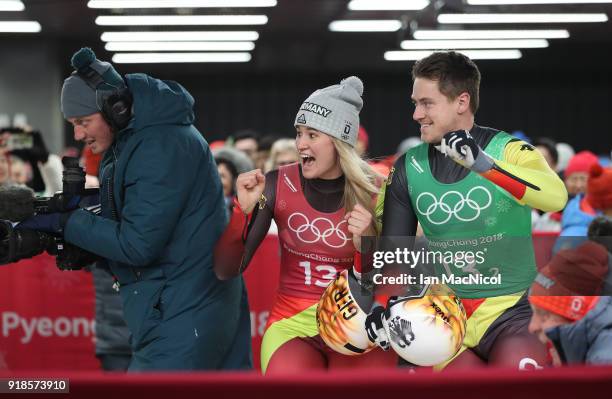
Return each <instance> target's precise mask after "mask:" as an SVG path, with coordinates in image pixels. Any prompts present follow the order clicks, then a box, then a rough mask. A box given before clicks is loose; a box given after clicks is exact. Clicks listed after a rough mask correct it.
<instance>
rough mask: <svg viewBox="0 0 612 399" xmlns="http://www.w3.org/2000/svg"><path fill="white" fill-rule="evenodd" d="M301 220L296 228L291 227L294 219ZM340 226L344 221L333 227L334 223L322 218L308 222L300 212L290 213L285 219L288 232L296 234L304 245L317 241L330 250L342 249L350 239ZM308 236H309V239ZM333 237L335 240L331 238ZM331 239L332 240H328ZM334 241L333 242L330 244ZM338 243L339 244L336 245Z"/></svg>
mask: <svg viewBox="0 0 612 399" xmlns="http://www.w3.org/2000/svg"><path fill="white" fill-rule="evenodd" d="M298 217H299V218H301V222H302V223H300V222H299V221H298V222H297V223H298V227H294V226H293V223H292V222H293V221H294V220H295V218H298ZM342 224H346V220H343V221H341V222H340V223H338V225H336V226H334V223H333V222H332V221H331V220H329V219H327V218H324V217H318V218H316V219H314V220H313V221H312V223H311V222H310V221H309V220H308V217H307V216H306V215H304V214H303V213H300V212H295V213H292V214H291V216H289V219H287V226H288V227H289V230H291V231H293V232H294V233H296V236H297V237H298V238H299V239H300V240H301V241H302V242H303V243H306V244H313V243H315V242H318V241H319V240H321V241H323V242H324V243H325V244H326V245H327V246H329V247H331V248H342V247H343V246H344V245H346V243H347V242H348V241H350V240H351V238H348V237H347V236H346V233H345V232H344V231H342V230H341V229H340V226H342ZM308 236H311V237H310V238H309V237H308ZM332 236H334V237H335V239H333V238H332ZM330 238H332V239H330ZM330 241H334V242H330ZM336 241H339V242H340V243H339V244H338V243H336Z"/></svg>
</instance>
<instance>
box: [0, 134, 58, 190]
mask: <svg viewBox="0 0 612 399" xmlns="http://www.w3.org/2000/svg"><path fill="white" fill-rule="evenodd" d="M9 135H19V136H21V137H27V136H30V140H27V144H26V143H25V142H24V143H22V144H23V145H20V146H19V147H16V148H8V147H4V148H3V149H4V151H7V152H9V153H10V154H11V155H13V156H16V157H18V158H19V159H14V158H13V159H14V163H15V171H14V172H15V173H16V174H17V175H16V176H15V177H17V179H18V180H20V182H19V183H20V184H26V185H27V186H28V187H30V188H32V190H34V191H35V192H36V193H37V194H38V195H42V196H45V197H49V196H51V195H53V194H55V193H56V192H58V191H61V190H62V171H63V166H62V161H61V159H60V157H59V156H57V155H55V154H52V153H50V152H49V150H48V149H47V146H46V145H45V142H44V140H43V138H42V134H41V133H40V132H39V131H37V130H32V129H31V128H30V127H29V126H27V127H26V128H15V127H11V128H2V129H0V137H2V139H0V141H1V142H6V138H7V137H8V136H9ZM20 160H23V162H25V163H26V165H22V164H20V163H19V161H20ZM12 168H13V167H12V165H11V169H12Z"/></svg>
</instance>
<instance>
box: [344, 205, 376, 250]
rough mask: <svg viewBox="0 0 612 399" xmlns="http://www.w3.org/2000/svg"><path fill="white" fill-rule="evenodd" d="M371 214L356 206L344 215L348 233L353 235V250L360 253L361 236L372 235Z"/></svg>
mask: <svg viewBox="0 0 612 399" xmlns="http://www.w3.org/2000/svg"><path fill="white" fill-rule="evenodd" d="M373 219H374V218H373V217H372V214H371V213H370V212H368V210H367V209H365V208H364V207H363V206H361V205H359V204H356V205H355V207H354V208H353V210H352V211H350V212H348V213H347V214H346V215H344V220H346V222H347V225H348V231H349V233H351V234H353V244H354V245H355V249H357V251H360V252H361V236H363V235H372V234H374V228H373V227H372V221H373Z"/></svg>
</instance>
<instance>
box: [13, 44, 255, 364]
mask: <svg viewBox="0 0 612 399" xmlns="http://www.w3.org/2000/svg"><path fill="white" fill-rule="evenodd" d="M72 66H73V67H74V68H75V70H76V72H75V73H73V74H72V75H71V76H70V77H68V78H67V79H66V80H65V81H64V86H63V88H62V96H61V106H62V112H63V114H64V117H65V118H66V119H67V120H68V122H70V123H71V124H72V125H73V126H74V137H75V139H76V140H78V141H82V142H84V143H85V145H87V146H88V147H89V148H90V149H91V150H92V152H93V153H94V154H98V153H104V158H103V159H102V162H101V164H100V172H99V177H100V184H101V189H100V199H101V205H102V214H101V215H100V216H96V215H94V214H92V213H90V212H88V211H86V210H84V209H79V210H75V211H72V212H67V213H63V214H52V215H37V216H34V217H33V218H32V219H30V220H28V221H26V222H25V223H23V225H25V227H28V228H33V229H36V230H40V231H46V232H55V233H58V232H63V234H64V239H65V240H66V241H67V242H69V243H72V244H74V245H76V246H78V247H80V248H83V249H85V250H87V251H90V252H92V253H95V254H97V255H99V256H101V257H103V258H106V259H107V260H108V264H109V267H110V270H111V271H112V273H113V275H114V276H115V277H116V279H117V282H118V284H119V290H120V294H121V297H122V302H123V310H124V314H125V319H126V322H127V325H128V327H129V329H130V332H131V334H132V337H131V346H132V350H133V358H132V362H131V364H130V368H129V370H130V371H142V370H149V371H151V370H197V369H238V368H248V367H250V322H249V318H248V317H249V314H248V312H243V311H242V310H243V309H247V307H246V297H245V295H244V284H243V281H242V280H241V279H233V280H230V281H225V282H221V281H219V280H218V279H217V278H216V277H215V273H214V271H213V268H212V253H213V247H214V245H215V242H216V241H217V239H218V237H219V236H220V234H221V232H222V231H223V229H224V227H225V224H226V218H225V213H224V204H223V193H222V190H221V183H220V181H219V175H218V173H217V168H216V165H215V162H214V160H213V157H212V154H211V152H210V150H209V148H208V144H207V143H206V141H205V140H204V139H203V137H202V136H201V134H200V133H199V132H198V131H197V130H196V128H195V127H194V126H193V122H194V113H193V104H194V100H193V97H192V96H191V95H190V94H189V93H188V92H187V91H186V90H185V89H184V88H183V87H182V86H181V85H179V84H178V83H176V82H172V81H162V80H158V79H154V78H152V77H150V76H147V75H145V74H129V75H126V76H125V78H122V77H121V75H119V74H118V73H117V71H116V70H115V69H114V68H113V66H112V65H111V64H109V63H108V62H102V61H100V60H98V59H96V58H95V54H93V52H92V51H91V50H90V49H88V48H84V49H81V50H80V51H78V52H77V53H75V55H74V56H73V57H72ZM244 313H246V314H244Z"/></svg>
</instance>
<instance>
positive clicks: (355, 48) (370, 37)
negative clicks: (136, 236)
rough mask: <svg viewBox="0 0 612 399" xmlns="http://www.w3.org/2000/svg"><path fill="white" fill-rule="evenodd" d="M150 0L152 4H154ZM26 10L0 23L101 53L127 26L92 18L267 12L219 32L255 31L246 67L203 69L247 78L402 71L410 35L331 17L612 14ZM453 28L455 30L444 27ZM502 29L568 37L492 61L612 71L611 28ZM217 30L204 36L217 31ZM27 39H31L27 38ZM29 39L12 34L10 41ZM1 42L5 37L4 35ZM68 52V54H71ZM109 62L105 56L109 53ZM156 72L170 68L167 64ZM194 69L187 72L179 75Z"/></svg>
mask: <svg viewBox="0 0 612 399" xmlns="http://www.w3.org/2000/svg"><path fill="white" fill-rule="evenodd" d="M152 1H154V0H152ZM24 3H25V4H26V10H25V11H24V12H3V13H0V19H3V20H10V19H33V20H37V21H39V22H40V23H41V25H42V32H41V33H40V34H36V35H42V36H43V37H44V38H45V39H47V40H58V41H60V42H62V43H64V42H65V43H68V44H69V45H74V47H78V46H80V45H89V46H91V47H93V48H94V49H96V50H97V51H103V43H102V42H101V41H100V34H101V33H102V32H103V31H119V30H127V29H128V28H121V27H101V26H97V25H95V23H94V20H95V17H96V16H97V15H111V14H143V13H151V14H175V13H185V12H187V13H189V12H192V13H196V14H214V13H230V12H231V13H245V14H247V13H251V14H253V13H265V14H266V15H267V16H268V17H269V22H268V24H267V25H264V26H259V27H246V28H240V27H235V28H225V29H228V30H232V29H233V30H240V29H243V30H245V29H252V28H255V29H256V30H258V31H259V32H260V38H259V40H258V41H257V43H256V48H255V50H254V51H253V53H252V54H253V59H252V61H251V62H250V63H248V64H244V65H240V66H234V65H232V66H227V65H225V64H224V65H219V64H217V65H212V64H208V65H206V70H208V71H219V70H223V69H225V68H227V67H229V68H232V69H234V68H235V69H241V70H243V71H245V72H270V71H275V70H285V71H309V72H317V71H321V70H328V71H330V70H348V69H356V70H376V71H381V72H383V71H389V72H392V71H397V70H399V69H403V68H405V67H406V64H407V63H405V62H387V61H385V60H384V59H383V53H384V51H386V50H397V49H399V41H400V40H401V39H402V38H405V37H409V36H410V32H409V29H407V30H404V31H400V32H392V33H339V32H330V31H329V30H328V28H327V27H328V24H329V23H330V22H331V21H332V20H335V19H349V18H355V19H359V18H398V17H401V16H404V19H405V20H406V21H416V23H417V24H418V25H419V26H422V27H424V26H428V27H435V23H434V22H432V21H435V13H436V9H439V6H440V5H441V4H442V10H444V11H450V12H452V11H461V10H469V11H472V12H493V11H494V12H575V11H579V12H607V13H608V15H610V16H612V4H608V5H606V4H590V5H555V6H552V5H532V6H497V7H483V6H466V5H464V4H463V2H462V0H446V1H444V2H441V1H438V2H437V3H436V4H435V5H433V4H432V5H430V6H429V7H428V8H427V9H425V10H422V11H418V12H416V11H408V12H397V11H388V12H369V11H349V10H348V9H347V4H348V0H278V5H277V6H276V7H274V8H259V9H256V8H255V9H254V8H250V9H245V8H242V9H236V8H234V9H207V8H200V9H195V10H193V9H192V10H184V9H183V10H177V9H148V10H130V9H125V10H93V9H90V8H88V7H87V0H24ZM449 27H453V28H457V26H449ZM468 28H479V29H481V28H482V29H485V28H493V26H486V25H485V26H481V25H478V26H471V27H468ZM498 28H502V29H515V28H519V29H520V28H530V29H536V28H566V29H568V30H569V31H570V35H571V37H570V39H556V40H551V41H550V47H549V48H546V49H525V50H522V52H523V58H522V59H521V60H518V61H490V62H491V63H496V64H497V65H504V66H505V67H506V66H509V67H518V66H527V65H528V66H530V67H538V66H545V67H546V66H549V65H558V63H559V61H563V62H565V63H570V64H572V65H584V62H585V60H586V63H587V64H589V65H593V66H607V65H612V62H611V61H610V59H609V58H610V55H609V53H611V52H610V48H612V47H611V46H612V22H610V21H608V22H606V23H586V24H565V25H561V24H555V26H542V25H535V24H531V25H529V26H527V25H523V26H515V25H513V26H508V25H507V24H506V25H505V26H501V27H500V26H498ZM146 29H150V30H176V29H177V28H176V27H144V28H143V27H139V28H136V29H135V30H146ZM181 29H182V30H207V29H206V28H204V29H203V28H202V27H181ZM223 29H224V28H223V27H220V28H219V27H215V28H208V30H223ZM30 35H31V34H30ZM28 36H29V35H26V34H23V35H14V38H15V39H19V38H24V37H28ZM3 38H6V35H4V36H3ZM73 50H74V48H71V49H70V50H69V51H73ZM107 56H109V57H110V54H108V55H107ZM154 68H160V69H162V70H163V68H176V65H173V64H166V65H160V66H155V67H154ZM190 68H191V69H193V68H198V69H200V70H201V69H202V65H201V64H200V65H199V66H197V67H194V66H185V70H189V69H190Z"/></svg>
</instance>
